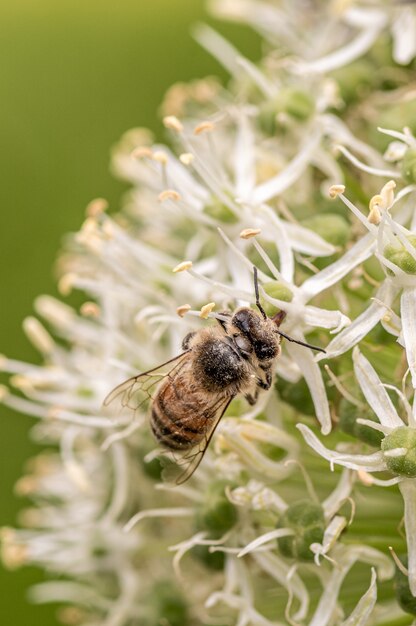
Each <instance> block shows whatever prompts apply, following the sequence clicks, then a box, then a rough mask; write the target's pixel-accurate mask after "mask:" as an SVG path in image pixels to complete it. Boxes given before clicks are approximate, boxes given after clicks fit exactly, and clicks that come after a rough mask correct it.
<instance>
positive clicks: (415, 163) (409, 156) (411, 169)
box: [401, 148, 416, 184]
mask: <svg viewBox="0 0 416 626" xmlns="http://www.w3.org/2000/svg"><path fill="white" fill-rule="evenodd" d="M401 170H402V176H403V179H404V181H405V182H406V183H409V184H414V183H416V148H409V149H408V150H406V152H405V154H404V157H403V160H402V167H401Z"/></svg>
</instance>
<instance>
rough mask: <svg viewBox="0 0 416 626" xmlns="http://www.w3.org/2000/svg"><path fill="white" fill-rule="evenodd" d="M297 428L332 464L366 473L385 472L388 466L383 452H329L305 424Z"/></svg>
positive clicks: (312, 446)
mask: <svg viewBox="0 0 416 626" xmlns="http://www.w3.org/2000/svg"><path fill="white" fill-rule="evenodd" d="M296 428H297V429H298V430H300V432H301V433H302V435H303V437H304V439H305V441H306V443H307V444H308V445H309V446H310V447H311V448H313V449H314V450H315V452H317V453H318V454H320V455H321V456H322V457H323V458H324V459H327V461H330V463H331V464H333V463H336V464H337V465H343V466H344V467H349V468H350V469H354V470H364V471H366V472H382V471H385V470H386V469H387V468H386V464H385V463H384V461H383V455H382V453H381V452H374V453H373V454H346V453H344V452H343V453H341V452H335V451H334V450H328V448H326V447H325V446H324V445H323V444H322V443H321V442H320V441H319V439H318V437H317V436H316V435H314V433H313V432H312V431H311V429H310V428H308V427H307V426H305V425H304V424H297V425H296Z"/></svg>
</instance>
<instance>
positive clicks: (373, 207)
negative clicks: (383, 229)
mask: <svg viewBox="0 0 416 626" xmlns="http://www.w3.org/2000/svg"><path fill="white" fill-rule="evenodd" d="M369 207H370V212H369V214H368V221H369V222H370V224H376V225H377V224H380V222H381V211H380V209H383V208H385V206H384V199H383V198H382V196H381V195H376V196H373V197H372V198H371V200H370V203H369Z"/></svg>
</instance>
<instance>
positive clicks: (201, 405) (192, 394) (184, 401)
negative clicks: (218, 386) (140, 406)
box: [150, 375, 222, 450]
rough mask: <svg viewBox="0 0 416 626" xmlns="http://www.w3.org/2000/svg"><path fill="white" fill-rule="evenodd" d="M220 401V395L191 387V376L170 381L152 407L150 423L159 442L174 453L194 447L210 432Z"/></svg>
mask: <svg viewBox="0 0 416 626" xmlns="http://www.w3.org/2000/svg"><path fill="white" fill-rule="evenodd" d="M221 399H222V398H221ZM219 400H220V398H218V395H216V396H214V395H212V394H207V393H201V390H200V389H198V388H197V387H195V385H194V386H190V385H189V379H188V376H180V375H178V376H176V377H174V378H171V379H169V378H168V379H166V380H165V381H164V382H163V383H162V386H161V388H160V390H159V391H158V392H157V394H156V396H155V398H154V401H153V404H152V408H151V420H150V424H151V427H152V430H153V433H154V435H155V437H156V439H157V440H158V441H159V442H160V443H161V444H162V445H164V446H166V447H167V448H171V449H173V450H187V449H190V448H193V447H194V446H196V445H197V444H198V443H200V442H201V441H202V440H203V438H204V436H205V435H206V434H207V432H209V430H210V427H211V425H212V424H213V420H214V419H215V417H216V415H217V410H218V407H219V404H221V403H220V402H219Z"/></svg>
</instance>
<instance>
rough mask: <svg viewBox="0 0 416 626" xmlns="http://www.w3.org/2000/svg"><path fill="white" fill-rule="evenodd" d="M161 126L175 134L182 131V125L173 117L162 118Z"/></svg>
mask: <svg viewBox="0 0 416 626" xmlns="http://www.w3.org/2000/svg"><path fill="white" fill-rule="evenodd" d="M163 124H164V125H165V127H166V128H169V129H170V130H174V131H176V132H177V133H181V132H182V131H183V124H182V123H181V122H180V121H179V120H178V118H177V117H175V115H167V116H166V117H164V118H163Z"/></svg>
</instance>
